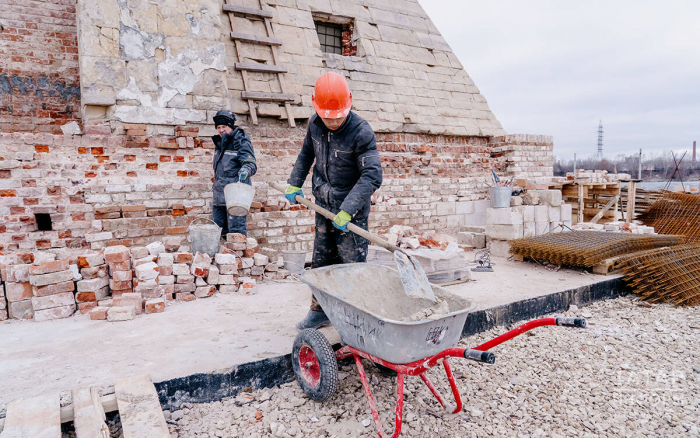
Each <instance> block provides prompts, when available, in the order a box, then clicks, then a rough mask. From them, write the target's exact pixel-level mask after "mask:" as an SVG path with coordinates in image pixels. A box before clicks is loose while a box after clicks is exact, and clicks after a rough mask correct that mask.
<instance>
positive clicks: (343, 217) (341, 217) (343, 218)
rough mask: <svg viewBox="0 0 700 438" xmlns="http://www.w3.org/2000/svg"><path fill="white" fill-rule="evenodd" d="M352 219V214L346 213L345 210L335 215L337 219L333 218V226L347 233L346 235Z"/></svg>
mask: <svg viewBox="0 0 700 438" xmlns="http://www.w3.org/2000/svg"><path fill="white" fill-rule="evenodd" d="M351 219H352V216H350V213H346V212H345V211H343V210H340V213H338V214H336V215H335V218H333V226H334V227H336V228H337V229H339V230H340V231H345V232H346V233H347V232H348V223H349V222H350V220H351Z"/></svg>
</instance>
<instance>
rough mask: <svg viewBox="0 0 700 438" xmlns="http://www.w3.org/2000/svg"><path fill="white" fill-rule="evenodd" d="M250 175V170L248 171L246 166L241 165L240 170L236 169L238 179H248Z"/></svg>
mask: <svg viewBox="0 0 700 438" xmlns="http://www.w3.org/2000/svg"><path fill="white" fill-rule="evenodd" d="M249 176H250V172H249V171H248V168H246V167H241V170H239V171H238V181H244V180H246V179H248V177H249Z"/></svg>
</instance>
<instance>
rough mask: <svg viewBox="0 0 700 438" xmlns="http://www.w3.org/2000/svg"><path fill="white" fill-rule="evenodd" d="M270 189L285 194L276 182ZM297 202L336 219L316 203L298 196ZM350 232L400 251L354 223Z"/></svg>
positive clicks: (383, 246)
mask: <svg viewBox="0 0 700 438" xmlns="http://www.w3.org/2000/svg"><path fill="white" fill-rule="evenodd" d="M268 184H269V185H270V187H272V188H273V189H276V190H279V191H280V192H282V193H284V189H285V188H284V187H283V186H282V185H281V184H277V183H275V182H269V183H268ZM295 199H296V201H297V202H298V203H300V204H301V205H303V206H304V207H306V208H308V209H309V210H313V211H315V212H316V213H318V214H320V215H322V216H324V217H325V218H327V219H330V220H333V219H335V215H334V214H333V213H331V212H330V211H328V210H326V209H325V208H323V207H321V206H319V205H316V204H315V203H313V202H311V201H310V200H308V199H306V198H304V197H303V196H299V195H297V196H296V198H295ZM348 230H350V231H352V232H353V233H355V234H357V235H358V236H360V237H364V238H365V239H367V240H369V241H370V242H372V243H374V244H375V245H379V246H381V247H382V248H385V249H388V250H389V251H391V252H395V251H400V249H399V248H398V247H396V246H394V245H391V244H390V243H389V242H387V241H386V240H384V239H382V238H381V237H379V236H376V235H374V234H372V233H370V232H368V231H366V230H363V229H362V228H360V227H358V226H357V225H355V224H353V223H352V222H350V223H348Z"/></svg>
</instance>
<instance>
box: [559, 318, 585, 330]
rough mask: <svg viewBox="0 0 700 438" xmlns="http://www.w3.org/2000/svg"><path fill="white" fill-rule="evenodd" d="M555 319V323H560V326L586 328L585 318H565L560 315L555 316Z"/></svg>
mask: <svg viewBox="0 0 700 438" xmlns="http://www.w3.org/2000/svg"><path fill="white" fill-rule="evenodd" d="M556 320H557V325H560V326H562V327H579V328H586V320H585V319H584V318H566V317H563V316H560V317H558V318H556Z"/></svg>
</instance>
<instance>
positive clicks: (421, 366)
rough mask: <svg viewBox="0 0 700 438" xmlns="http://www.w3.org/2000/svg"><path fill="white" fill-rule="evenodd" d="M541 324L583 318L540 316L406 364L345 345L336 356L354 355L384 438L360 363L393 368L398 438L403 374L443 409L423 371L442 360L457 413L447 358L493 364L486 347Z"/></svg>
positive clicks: (572, 323) (582, 323) (575, 323)
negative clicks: (479, 340) (475, 342)
mask: <svg viewBox="0 0 700 438" xmlns="http://www.w3.org/2000/svg"><path fill="white" fill-rule="evenodd" d="M545 325H558V326H564V327H581V328H585V327H586V320H585V319H583V318H563V317H559V318H541V319H536V320H534V321H530V322H527V323H525V324H523V325H521V326H519V327H516V328H514V329H513V330H511V331H509V332H506V333H504V334H502V335H501V336H498V337H496V338H494V339H492V340H490V341H488V342H485V343H483V344H481V345H479V346H477V347H474V348H472V349H469V348H448V349H447V350H443V351H441V352H440V353H438V354H436V355H434V356H431V357H428V358H425V359H421V360H417V361H415V362H411V363H407V364H402V365H399V364H395V363H391V362H387V361H385V360H383V359H380V358H378V357H376V356H372V355H371V354H367V353H365V352H364V351H361V350H358V349H357V348H354V347H350V346H345V347H342V348H341V349H339V350H338V351H336V359H337V360H341V359H346V358H348V357H350V356H353V357H354V358H355V364H356V365H357V371H358V372H359V373H360V378H361V379H362V387H363V388H364V390H365V395H366V396H367V402H368V403H369V407H370V409H371V410H372V418H373V419H374V426H375V427H376V429H377V433H378V434H379V436H380V437H382V438H384V437H385V436H386V435H385V433H384V428H383V427H382V423H381V420H380V419H379V412H378V411H377V405H376V403H375V401H374V396H373V395H372V388H370V386H369V381H368V380H367V374H366V373H365V368H364V367H363V366H362V359H367V360H370V361H372V362H374V363H376V364H379V365H382V366H384V367H386V368H389V369H392V370H394V371H396V373H397V377H396V428H395V429H394V434H393V435H392V436H391V438H398V436H399V435H400V434H401V423H402V421H403V386H404V377H405V376H419V377H420V378H421V380H423V382H425V385H426V386H427V387H428V389H430V392H432V393H433V395H434V396H435V398H436V399H437V401H438V402H439V403H440V405H442V407H443V408H445V409H447V406H445V402H444V401H443V399H442V396H441V395H440V393H439V392H438V390H437V389H436V388H435V386H434V385H433V383H432V382H431V381H430V379H429V378H428V376H427V375H426V374H425V373H426V371H428V370H429V369H431V368H432V367H434V366H436V365H437V364H438V363H440V362H442V366H443V367H444V368H445V374H447V380H449V382H450V387H451V388H452V395H453V396H454V398H455V403H456V406H455V408H454V410H453V411H452V413H453V414H456V413H458V412H459V411H461V410H462V398H461V397H460V395H459V390H458V389H457V383H456V382H455V378H454V375H453V374H452V368H451V367H450V363H449V358H451V357H462V358H466V359H471V360H475V361H477V362H483V363H494V361H495V356H494V355H493V353H490V352H488V351H487V350H489V349H491V348H493V347H495V346H497V345H500V344H502V343H504V342H506V341H508V340H510V339H513V338H514V337H516V336H519V335H521V334H523V333H525V332H527V331H529V330H532V329H534V328H537V327H542V326H545Z"/></svg>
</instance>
